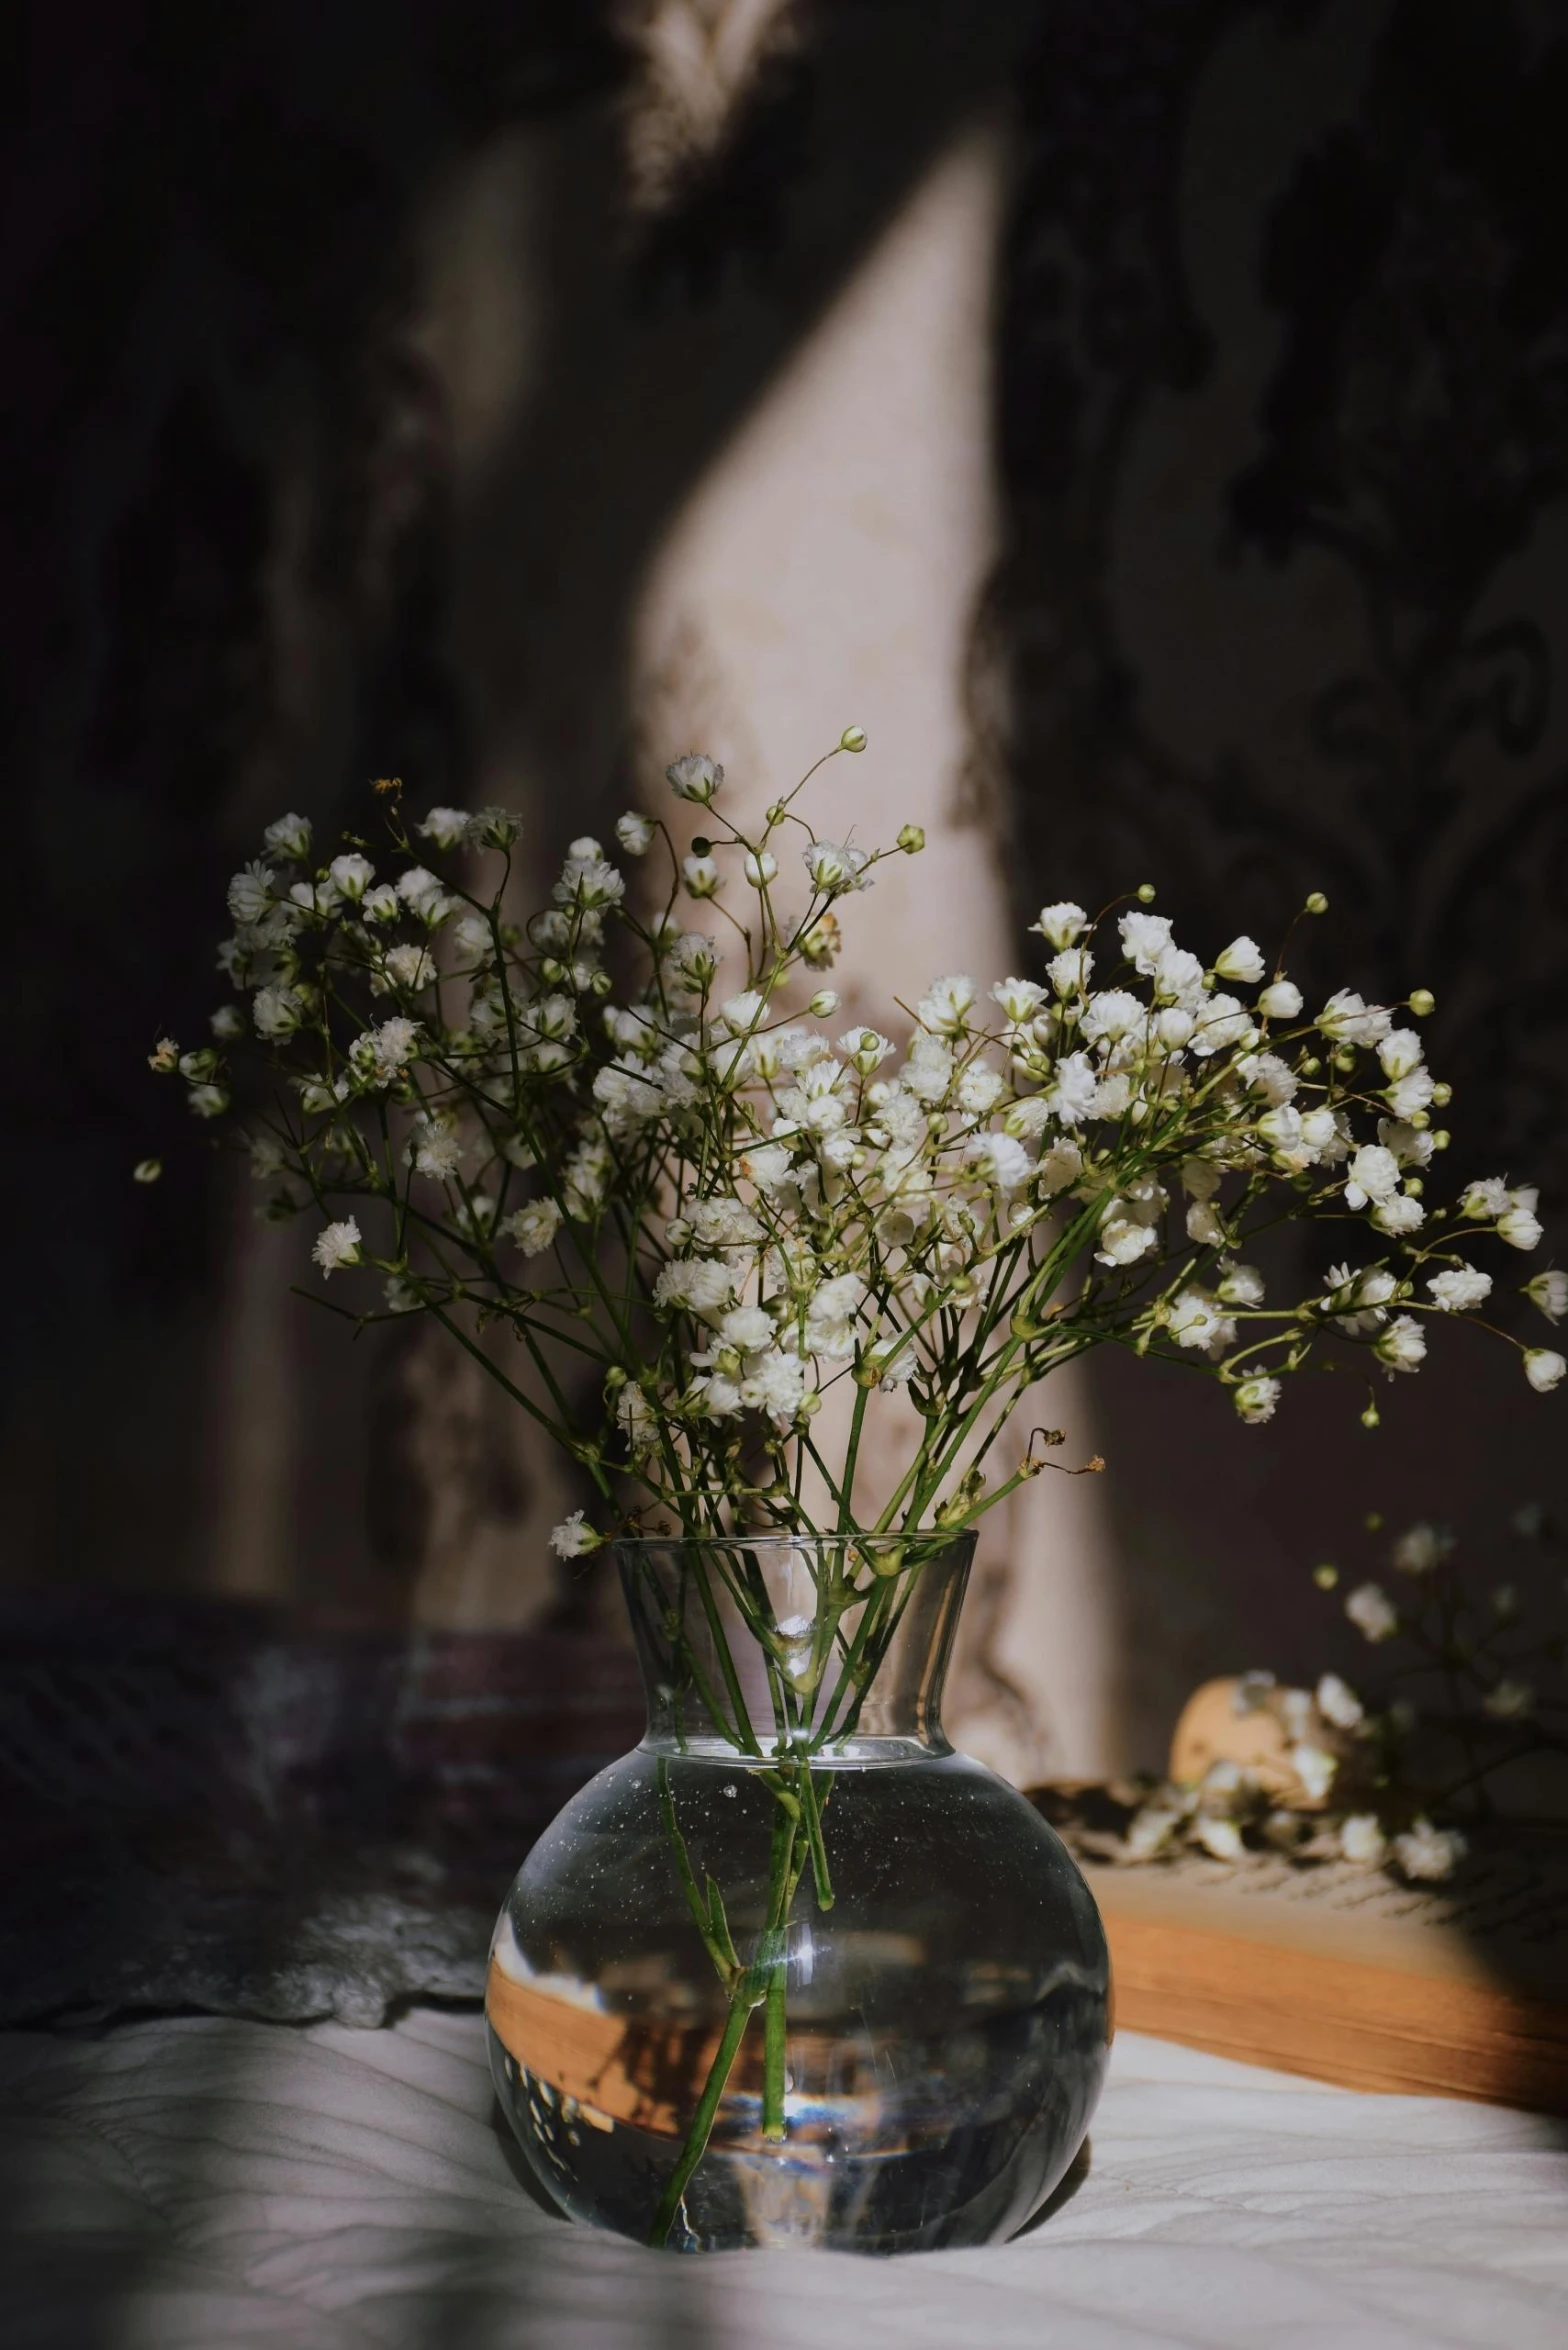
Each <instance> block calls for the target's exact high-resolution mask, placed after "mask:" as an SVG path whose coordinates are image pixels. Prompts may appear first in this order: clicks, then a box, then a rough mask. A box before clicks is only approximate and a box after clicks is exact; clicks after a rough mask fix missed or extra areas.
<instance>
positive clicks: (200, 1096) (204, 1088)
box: [185, 1084, 1556, 1360]
mask: <svg viewBox="0 0 1568 2350" xmlns="http://www.w3.org/2000/svg"><path fill="white" fill-rule="evenodd" d="M185 1098H186V1100H187V1101H188V1102H189V1104H190V1109H191V1115H192V1117H194V1118H221V1117H222V1115H223V1113H224V1111H225V1110H226V1109H227V1108H228V1106H229V1097H228V1095H227V1094H226V1093H225V1092H224V1090H223V1087H222V1086H221V1085H212V1084H204V1085H193V1086H192V1087H191V1089H190V1092H189V1093H188V1094H187V1095H186V1097H185ZM1553 1359H1554V1360H1555V1359H1556V1358H1555V1357H1554V1358H1553Z"/></svg>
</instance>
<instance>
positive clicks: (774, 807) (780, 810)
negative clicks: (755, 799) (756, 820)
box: [762, 800, 785, 832]
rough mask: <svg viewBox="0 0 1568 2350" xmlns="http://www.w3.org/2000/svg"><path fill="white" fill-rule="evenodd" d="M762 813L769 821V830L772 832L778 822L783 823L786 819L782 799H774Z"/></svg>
mask: <svg viewBox="0 0 1568 2350" xmlns="http://www.w3.org/2000/svg"><path fill="white" fill-rule="evenodd" d="M762 813H763V817H764V819H765V821H766V823H767V826H768V830H769V831H770V832H771V831H772V830H773V827H774V826H775V825H776V824H782V823H783V821H784V816H785V808H784V802H783V801H782V800H773V801H771V802H770V803H769V805H768V806H767V807H766V808H764V809H763V811H762Z"/></svg>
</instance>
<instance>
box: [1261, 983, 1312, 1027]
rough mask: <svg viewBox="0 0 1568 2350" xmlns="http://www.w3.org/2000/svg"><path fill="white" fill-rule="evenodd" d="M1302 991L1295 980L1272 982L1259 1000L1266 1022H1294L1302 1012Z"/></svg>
mask: <svg viewBox="0 0 1568 2350" xmlns="http://www.w3.org/2000/svg"><path fill="white" fill-rule="evenodd" d="M1301 1000H1302V999H1301V990H1300V988H1299V987H1298V986H1297V985H1296V983H1295V981H1294V980H1293V979H1275V980H1271V981H1270V983H1269V985H1268V986H1267V987H1266V988H1265V989H1264V990H1263V993H1262V994H1261V995H1260V996H1259V998H1258V1010H1259V1011H1260V1012H1261V1013H1262V1015H1263V1017H1264V1019H1265V1020H1294V1019H1295V1018H1296V1016H1297V1014H1298V1013H1299V1012H1300V1010H1301Z"/></svg>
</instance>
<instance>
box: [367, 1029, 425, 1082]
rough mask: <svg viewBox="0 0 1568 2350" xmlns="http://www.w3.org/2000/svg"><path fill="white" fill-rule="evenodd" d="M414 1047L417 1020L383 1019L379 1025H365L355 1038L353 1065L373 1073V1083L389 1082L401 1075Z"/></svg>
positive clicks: (412, 1054)
mask: <svg viewBox="0 0 1568 2350" xmlns="http://www.w3.org/2000/svg"><path fill="white" fill-rule="evenodd" d="M418 1048H419V1023H418V1021H417V1020H404V1019H402V1018H401V1017H400V1018H397V1019H392V1020H383V1021H382V1023H381V1025H380V1027H379V1028H370V1029H367V1030H366V1032H365V1034H364V1035H363V1036H361V1037H359V1038H357V1039H356V1041H355V1044H354V1048H353V1058H354V1061H355V1064H356V1066H358V1067H361V1068H363V1069H364V1070H365V1072H366V1074H367V1075H369V1076H373V1077H374V1079H375V1081H376V1082H377V1084H379V1085H390V1084H392V1083H393V1082H394V1080H395V1079H397V1078H399V1077H401V1076H402V1074H403V1071H404V1070H405V1069H406V1068H407V1066H408V1064H409V1062H410V1061H411V1060H412V1059H413V1057H414V1055H415V1053H416V1052H417V1050H418Z"/></svg>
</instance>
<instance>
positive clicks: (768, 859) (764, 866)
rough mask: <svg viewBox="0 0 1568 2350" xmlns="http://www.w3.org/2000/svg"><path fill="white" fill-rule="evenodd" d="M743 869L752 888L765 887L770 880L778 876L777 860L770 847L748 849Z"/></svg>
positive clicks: (774, 879)
mask: <svg viewBox="0 0 1568 2350" xmlns="http://www.w3.org/2000/svg"><path fill="white" fill-rule="evenodd" d="M745 870H746V879H747V880H748V881H749V882H750V883H751V886H752V888H753V889H766V888H767V886H768V883H769V882H770V881H776V880H777V878H778V870H779V861H778V859H777V857H775V856H774V854H773V852H772V850H771V849H749V850H748V851H747V853H746V868H745Z"/></svg>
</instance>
